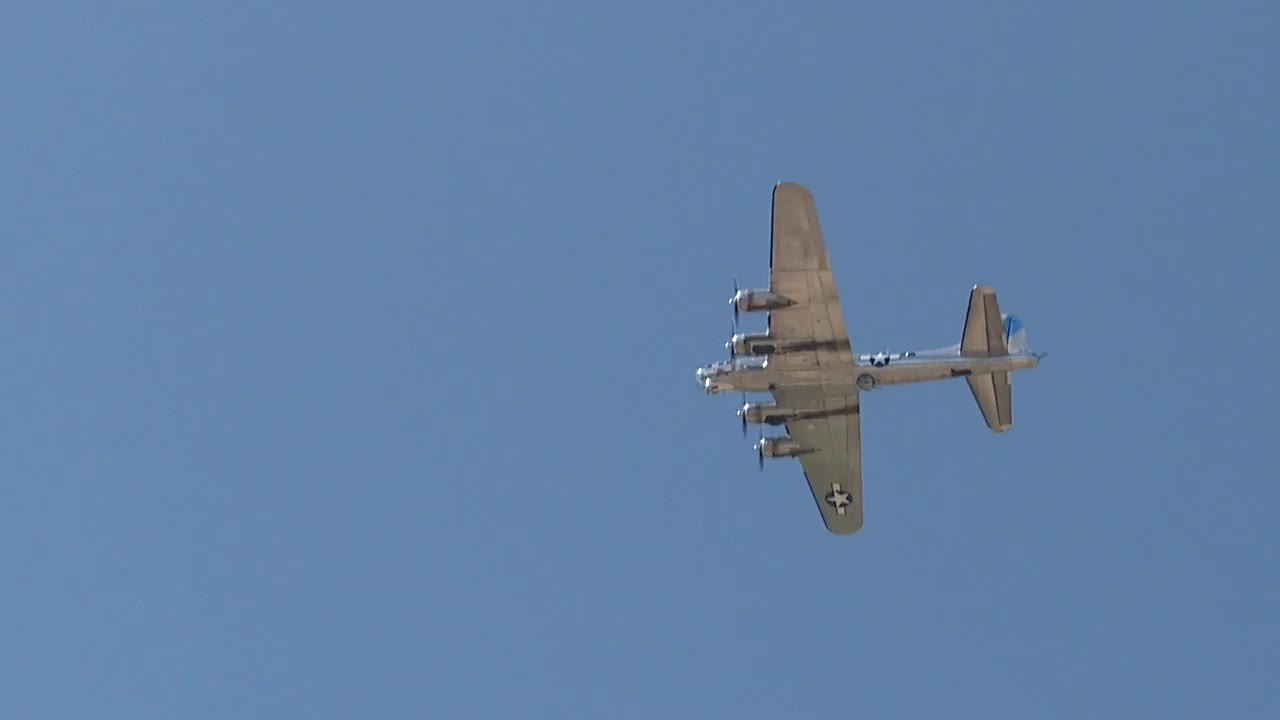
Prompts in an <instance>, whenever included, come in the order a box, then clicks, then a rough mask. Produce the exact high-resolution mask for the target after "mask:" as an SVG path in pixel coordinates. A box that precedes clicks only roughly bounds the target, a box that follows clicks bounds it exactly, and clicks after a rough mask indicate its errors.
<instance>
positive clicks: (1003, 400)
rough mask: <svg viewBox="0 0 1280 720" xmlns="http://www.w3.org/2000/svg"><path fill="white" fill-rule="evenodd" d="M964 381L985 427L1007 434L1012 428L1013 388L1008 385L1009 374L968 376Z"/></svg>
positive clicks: (1004, 372)
mask: <svg viewBox="0 0 1280 720" xmlns="http://www.w3.org/2000/svg"><path fill="white" fill-rule="evenodd" d="M965 380H967V381H968V382H969V389H970V390H971V391H973V399H974V400H977V401H978V409H979V410H981V411H982V419H983V420H986V421H987V427H989V428H991V429H992V430H994V431H995V432H1008V430H1009V429H1010V428H1012V427H1013V386H1012V385H1011V384H1010V383H1009V373H1008V372H1007V371H1005V370H1000V371H998V372H993V373H985V374H983V375H970V376H968V377H966V378H965Z"/></svg>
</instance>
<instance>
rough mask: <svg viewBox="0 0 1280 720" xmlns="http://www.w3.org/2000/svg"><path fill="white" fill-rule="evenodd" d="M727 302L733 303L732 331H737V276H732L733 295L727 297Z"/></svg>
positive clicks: (735, 332)
mask: <svg viewBox="0 0 1280 720" xmlns="http://www.w3.org/2000/svg"><path fill="white" fill-rule="evenodd" d="M729 303H730V304H731V305H733V332H734V334H735V335H736V334H737V332H738V277H737V276H736V275H735V276H734V278H733V297H732V298H730V299H729Z"/></svg>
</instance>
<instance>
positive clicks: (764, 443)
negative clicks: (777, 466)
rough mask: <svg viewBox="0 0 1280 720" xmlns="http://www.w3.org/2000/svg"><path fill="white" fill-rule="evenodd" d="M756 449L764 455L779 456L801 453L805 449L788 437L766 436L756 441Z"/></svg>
mask: <svg viewBox="0 0 1280 720" xmlns="http://www.w3.org/2000/svg"><path fill="white" fill-rule="evenodd" d="M756 450H757V451H759V453H760V454H761V455H762V456H764V457H771V458H780V457H795V456H796V455H802V454H804V452H805V449H804V448H803V447H801V446H800V445H799V444H797V443H796V441H795V440H792V439H791V438H789V437H767V438H764V439H762V440H761V441H760V442H758V443H756Z"/></svg>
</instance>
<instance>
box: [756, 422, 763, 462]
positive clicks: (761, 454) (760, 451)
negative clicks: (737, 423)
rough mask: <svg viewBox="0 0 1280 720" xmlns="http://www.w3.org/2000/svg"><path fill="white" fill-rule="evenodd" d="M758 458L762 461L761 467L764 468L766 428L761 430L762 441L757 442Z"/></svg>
mask: <svg viewBox="0 0 1280 720" xmlns="http://www.w3.org/2000/svg"><path fill="white" fill-rule="evenodd" d="M756 459H757V460H758V461H759V463H760V469H761V470H764V430H763V429H761V430H760V442H758V443H756Z"/></svg>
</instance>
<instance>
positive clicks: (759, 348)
mask: <svg viewBox="0 0 1280 720" xmlns="http://www.w3.org/2000/svg"><path fill="white" fill-rule="evenodd" d="M724 346H725V347H726V348H728V349H729V350H731V351H732V352H733V354H734V355H735V356H737V355H772V354H773V353H774V350H775V348H776V347H777V344H776V342H775V341H774V339H773V338H771V337H769V333H738V334H737V335H734V336H733V337H731V338H729V342H727V343H725V344H724Z"/></svg>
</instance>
